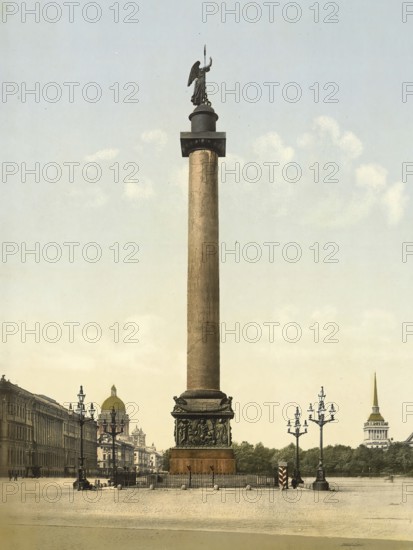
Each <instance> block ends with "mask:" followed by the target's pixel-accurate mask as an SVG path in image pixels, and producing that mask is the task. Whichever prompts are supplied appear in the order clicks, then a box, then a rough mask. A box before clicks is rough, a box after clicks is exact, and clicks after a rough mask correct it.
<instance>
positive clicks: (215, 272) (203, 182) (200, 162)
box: [187, 149, 220, 390]
mask: <svg viewBox="0 0 413 550" xmlns="http://www.w3.org/2000/svg"><path fill="white" fill-rule="evenodd" d="M187 304H188V305H187V307H188V310H187V323H188V342H187V389H188V390H199V389H202V390H219V389H220V381H219V373H220V355H219V348H220V337H219V227H218V155H217V153H215V152H214V151H210V150H208V149H201V150H196V151H193V152H192V153H191V154H190V155H189V216H188V302H187Z"/></svg>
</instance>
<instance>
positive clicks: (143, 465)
mask: <svg viewBox="0 0 413 550" xmlns="http://www.w3.org/2000/svg"><path fill="white" fill-rule="evenodd" d="M132 440H133V442H134V446H135V466H136V471H137V473H138V474H148V473H155V472H159V471H161V470H162V459H163V453H161V452H159V451H157V450H156V447H155V445H154V444H153V443H152V445H151V446H148V445H146V434H145V433H144V431H143V430H142V428H138V427H136V428H135V429H134V430H133V432H132Z"/></svg>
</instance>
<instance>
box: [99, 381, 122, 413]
mask: <svg viewBox="0 0 413 550" xmlns="http://www.w3.org/2000/svg"><path fill="white" fill-rule="evenodd" d="M112 407H114V408H115V410H116V411H122V412H126V407H125V403H124V402H123V401H122V399H120V397H118V396H117V395H116V386H112V388H111V394H110V396H109V397H107V398H106V399H105V400H104V402H103V403H102V411H110V410H112Z"/></svg>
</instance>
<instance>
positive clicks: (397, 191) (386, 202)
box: [382, 181, 408, 225]
mask: <svg viewBox="0 0 413 550" xmlns="http://www.w3.org/2000/svg"><path fill="white" fill-rule="evenodd" d="M404 190H405V184H404V183H403V182H401V181H399V182H397V183H395V184H393V185H392V186H391V187H390V188H389V189H388V190H387V191H386V192H385V193H384V195H383V197H382V204H383V206H384V207H385V210H386V212H387V221H388V223H389V225H396V224H397V223H398V222H399V221H400V220H401V219H402V217H403V214H404V210H405V208H406V203H407V201H408V197H407V196H406V195H405V193H404Z"/></svg>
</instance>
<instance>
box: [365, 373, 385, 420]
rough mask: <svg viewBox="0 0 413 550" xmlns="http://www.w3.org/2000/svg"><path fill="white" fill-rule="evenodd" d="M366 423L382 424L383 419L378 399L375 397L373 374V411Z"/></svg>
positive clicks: (375, 388) (375, 387) (375, 383)
mask: <svg viewBox="0 0 413 550" xmlns="http://www.w3.org/2000/svg"><path fill="white" fill-rule="evenodd" d="M368 422H384V418H383V417H382V415H381V414H380V410H379V399H378V397H377V379H376V373H374V395H373V411H372V412H371V413H370V416H369V418H368Z"/></svg>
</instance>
